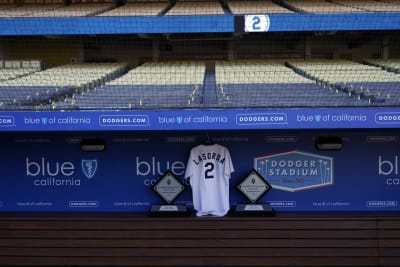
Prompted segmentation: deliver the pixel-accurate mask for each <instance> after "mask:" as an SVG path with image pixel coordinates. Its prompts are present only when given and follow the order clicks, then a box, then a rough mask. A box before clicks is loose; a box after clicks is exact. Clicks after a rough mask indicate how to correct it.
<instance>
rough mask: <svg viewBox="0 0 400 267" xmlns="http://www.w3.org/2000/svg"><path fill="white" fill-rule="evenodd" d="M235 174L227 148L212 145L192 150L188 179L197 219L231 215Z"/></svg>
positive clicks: (188, 164) (187, 171) (187, 172)
mask: <svg viewBox="0 0 400 267" xmlns="http://www.w3.org/2000/svg"><path fill="white" fill-rule="evenodd" d="M233 171H234V169H233V165H232V159H231V156H230V153H229V150H228V149H227V148H226V147H224V146H221V145H218V144H213V145H198V146H196V147H194V148H192V150H191V151H190V156H189V159H188V163H187V166H186V173H185V177H186V178H190V185H191V187H192V194H193V207H194V209H195V210H196V211H197V213H196V215H197V216H204V215H215V216H224V215H225V214H226V213H227V212H228V211H229V208H230V205H229V179H230V177H231V173H232V172H233Z"/></svg>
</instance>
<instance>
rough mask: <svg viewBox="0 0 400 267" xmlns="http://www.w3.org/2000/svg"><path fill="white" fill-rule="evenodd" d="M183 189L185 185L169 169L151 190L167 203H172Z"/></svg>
mask: <svg viewBox="0 0 400 267" xmlns="http://www.w3.org/2000/svg"><path fill="white" fill-rule="evenodd" d="M184 190H185V186H184V185H183V184H182V183H181V182H180V181H179V179H178V178H177V177H176V176H175V175H174V174H173V173H172V172H171V171H167V172H165V173H164V175H163V176H161V178H160V179H159V180H158V182H157V183H156V184H155V185H154V186H153V191H154V192H156V194H157V195H158V196H160V197H161V199H162V200H164V202H165V203H167V204H171V203H173V202H174V201H175V199H177V198H178V196H179V195H180V194H182V192H183V191H184Z"/></svg>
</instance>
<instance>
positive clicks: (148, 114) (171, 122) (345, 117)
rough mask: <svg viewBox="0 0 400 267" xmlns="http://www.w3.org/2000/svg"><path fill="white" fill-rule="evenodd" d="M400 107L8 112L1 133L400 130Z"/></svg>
mask: <svg viewBox="0 0 400 267" xmlns="http://www.w3.org/2000/svg"><path fill="white" fill-rule="evenodd" d="M399 127H400V112H398V108H320V109H317V108H314V109H313V108H302V109H271V110H235V109H221V110H212V109H199V110H195V109H193V110H146V111H79V112H76V111H65V112H59V111H54V112H45V111H43V112H23V111H21V112H2V116H0V131H82V130H87V131H110V130H117V131H125V130H128V131H131V130H146V131H147V130H150V131H152V130H204V129H212V130H215V129H217V130H240V129H366V128H377V129H382V128H399Z"/></svg>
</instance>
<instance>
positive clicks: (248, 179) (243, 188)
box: [236, 169, 274, 216]
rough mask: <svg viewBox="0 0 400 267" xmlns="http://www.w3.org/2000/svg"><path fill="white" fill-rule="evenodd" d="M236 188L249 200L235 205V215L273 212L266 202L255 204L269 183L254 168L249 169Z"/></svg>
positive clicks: (267, 189) (266, 190) (268, 188)
mask: <svg viewBox="0 0 400 267" xmlns="http://www.w3.org/2000/svg"><path fill="white" fill-rule="evenodd" d="M237 188H238V190H239V191H240V192H241V193H242V194H243V195H244V196H245V197H246V198H247V199H248V200H249V201H250V203H246V204H238V205H236V214H237V215H244V216H246V215H273V214H274V209H273V208H272V207H271V206H270V205H269V204H268V203H262V204H257V201H258V200H259V199H261V198H262V197H263V196H264V195H265V194H266V193H267V192H268V191H269V190H270V189H271V185H270V184H269V183H268V182H267V181H266V180H265V179H264V178H263V177H262V176H261V175H260V174H259V173H258V172H257V171H256V170H254V169H253V170H251V171H250V173H249V174H248V175H247V176H245V177H244V179H243V180H242V181H241V182H240V184H239V185H238V186H237Z"/></svg>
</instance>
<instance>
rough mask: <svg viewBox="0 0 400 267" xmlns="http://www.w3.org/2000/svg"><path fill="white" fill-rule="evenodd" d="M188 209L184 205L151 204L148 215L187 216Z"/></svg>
mask: <svg viewBox="0 0 400 267" xmlns="http://www.w3.org/2000/svg"><path fill="white" fill-rule="evenodd" d="M188 215H189V211H188V208H187V207H186V206H185V205H175V204H164V205H152V206H151V209H150V211H149V216H152V217H169V216H172V217H173V216H188Z"/></svg>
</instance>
